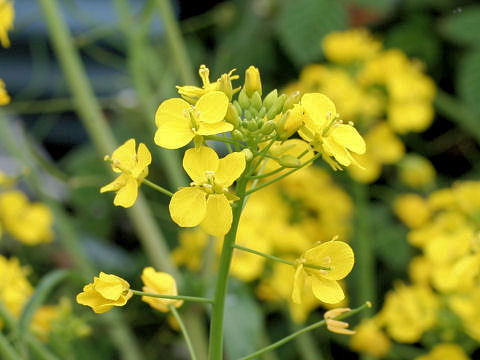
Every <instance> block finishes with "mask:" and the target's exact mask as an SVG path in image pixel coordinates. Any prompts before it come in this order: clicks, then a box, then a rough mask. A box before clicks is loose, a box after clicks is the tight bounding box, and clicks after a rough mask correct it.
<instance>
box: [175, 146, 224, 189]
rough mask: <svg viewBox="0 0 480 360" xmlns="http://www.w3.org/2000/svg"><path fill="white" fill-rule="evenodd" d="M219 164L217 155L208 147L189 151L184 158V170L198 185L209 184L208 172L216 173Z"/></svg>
mask: <svg viewBox="0 0 480 360" xmlns="http://www.w3.org/2000/svg"><path fill="white" fill-rule="evenodd" d="M218 164H219V161H218V155H217V153H216V152H215V150H213V149H212V148H209V147H208V146H201V147H200V148H198V149H195V148H192V149H188V150H187V151H185V155H184V156H183V168H184V169H185V171H186V172H187V174H188V176H190V178H191V179H192V180H193V181H195V182H196V183H197V184H203V183H205V182H207V177H206V172H207V171H211V172H216V171H217V168H218Z"/></svg>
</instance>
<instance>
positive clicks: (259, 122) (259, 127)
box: [256, 119, 264, 129]
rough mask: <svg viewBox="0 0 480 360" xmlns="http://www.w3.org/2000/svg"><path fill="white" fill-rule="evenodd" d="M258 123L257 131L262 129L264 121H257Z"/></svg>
mask: <svg viewBox="0 0 480 360" xmlns="http://www.w3.org/2000/svg"><path fill="white" fill-rule="evenodd" d="M256 121H257V129H261V128H262V126H263V123H264V121H263V119H257V120H256Z"/></svg>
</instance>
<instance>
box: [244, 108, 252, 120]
mask: <svg viewBox="0 0 480 360" xmlns="http://www.w3.org/2000/svg"><path fill="white" fill-rule="evenodd" d="M243 116H244V117H245V119H247V120H251V119H252V118H253V114H252V113H251V112H250V111H249V110H245V113H244V114H243Z"/></svg>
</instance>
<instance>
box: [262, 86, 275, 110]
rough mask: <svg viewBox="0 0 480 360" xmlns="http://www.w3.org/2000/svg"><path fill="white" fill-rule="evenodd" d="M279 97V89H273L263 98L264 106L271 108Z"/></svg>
mask: <svg viewBox="0 0 480 360" xmlns="http://www.w3.org/2000/svg"><path fill="white" fill-rule="evenodd" d="M277 99H278V91H277V89H275V90H272V91H270V92H269V93H268V95H267V96H265V99H263V106H265V107H266V108H267V109H269V108H270V107H271V106H272V105H273V103H274V102H275V101H276V100H277Z"/></svg>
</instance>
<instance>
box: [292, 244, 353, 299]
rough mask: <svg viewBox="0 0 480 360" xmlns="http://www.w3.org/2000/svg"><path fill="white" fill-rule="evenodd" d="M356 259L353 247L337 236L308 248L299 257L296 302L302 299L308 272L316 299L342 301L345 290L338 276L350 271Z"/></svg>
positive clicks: (296, 275)
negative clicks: (337, 239)
mask: <svg viewBox="0 0 480 360" xmlns="http://www.w3.org/2000/svg"><path fill="white" fill-rule="evenodd" d="M354 262H355V260H354V255H353V250H352V248H351V247H350V246H349V245H348V244H347V243H345V242H343V241H336V240H335V238H334V239H333V240H331V241H327V242H325V243H323V244H320V245H317V246H315V247H314V248H312V249H309V250H307V251H305V252H304V253H303V255H302V256H301V257H300V258H299V259H297V264H298V265H297V268H296V271H295V277H294V280H293V291H292V300H293V302H294V303H296V304H301V303H302V291H303V288H304V285H305V281H306V277H307V276H310V277H311V280H312V291H313V295H315V297H316V298H317V299H319V300H320V301H323V302H326V303H328V304H336V303H338V302H340V301H342V300H343V299H344V298H345V294H344V292H343V289H342V288H341V286H340V284H339V283H338V282H337V280H341V279H343V278H344V277H346V276H347V275H348V274H349V273H350V271H351V270H352V268H353V264H354ZM304 265H310V266H304ZM312 266H313V267H312ZM314 267H317V268H318V267H322V268H324V269H316V268H314Z"/></svg>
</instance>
